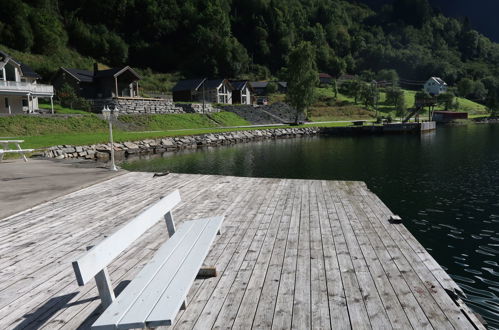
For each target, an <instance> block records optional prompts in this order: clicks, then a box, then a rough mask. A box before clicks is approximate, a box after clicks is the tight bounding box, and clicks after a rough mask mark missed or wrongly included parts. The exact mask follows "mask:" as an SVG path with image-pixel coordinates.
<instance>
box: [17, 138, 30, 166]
mask: <svg viewBox="0 0 499 330" xmlns="http://www.w3.org/2000/svg"><path fill="white" fill-rule="evenodd" d="M16 146H17V149H18V150H21V151H22V150H23V149H22V148H21V146H20V145H19V143H16ZM21 155H23V158H24V161H25V162H27V161H28V159H27V158H26V155H25V154H24V152H21Z"/></svg>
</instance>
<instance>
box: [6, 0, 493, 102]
mask: <svg viewBox="0 0 499 330" xmlns="http://www.w3.org/2000/svg"><path fill="white" fill-rule="evenodd" d="M300 41H309V42H311V43H312V44H313V46H314V49H315V58H316V62H317V68H318V70H320V71H322V72H327V73H330V74H331V75H333V76H337V75H340V74H342V73H351V74H362V75H363V77H365V78H366V80H367V79H369V78H370V77H371V76H372V77H375V75H376V73H378V72H379V71H381V70H388V69H390V70H395V71H396V72H397V73H398V75H399V76H400V77H403V78H404V79H406V81H409V82H410V81H422V80H426V79H427V78H428V77H429V76H440V77H442V78H443V79H444V80H446V81H447V82H448V83H449V84H450V85H455V84H458V83H461V91H462V92H463V93H465V94H466V95H462V96H466V97H468V98H471V99H475V100H478V101H480V100H485V99H486V98H487V99H489V101H490V100H496V99H498V98H499V97H498V95H497V94H498V92H497V91H498V90H499V81H498V79H497V78H495V77H498V76H499V44H496V43H494V42H492V41H490V40H489V39H488V38H486V37H485V36H483V35H481V34H480V33H479V32H477V31H476V30H474V29H472V27H471V24H470V22H469V21H468V20H467V19H465V18H464V19H455V18H450V17H446V16H444V15H443V14H442V13H440V12H438V10H436V9H434V8H432V7H431V6H430V4H429V3H428V1H427V0H394V1H393V3H392V4H389V5H385V6H383V7H382V8H381V9H379V10H377V11H374V10H373V9H370V8H369V7H368V6H367V5H365V4H363V3H362V2H361V1H343V0H252V1H247V0H106V1H102V0H3V1H2V6H0V44H1V45H2V46H5V47H7V50H12V51H14V52H15V54H13V55H16V54H17V55H18V56H21V55H20V54H24V55H25V56H21V57H22V60H25V61H27V62H28V64H30V65H32V66H33V67H34V68H35V70H38V71H39V72H40V73H41V74H42V75H43V76H44V78H45V79H49V77H50V76H51V74H53V73H54V72H55V71H56V70H57V69H58V67H59V66H80V67H86V68H88V69H89V68H90V67H91V63H92V62H93V61H94V60H97V61H99V62H101V63H104V64H106V65H108V66H118V65H123V64H128V65H131V66H134V67H137V68H143V69H144V68H147V69H151V70H153V71H155V72H180V73H181V74H182V75H183V76H211V77H215V76H220V77H229V78H252V79H265V78H269V77H280V76H284V75H285V73H286V69H285V67H286V65H287V62H288V59H289V55H290V53H291V51H292V49H293V47H295V46H296V45H297V44H298V43H299V42H300ZM462 81H464V82H462Z"/></svg>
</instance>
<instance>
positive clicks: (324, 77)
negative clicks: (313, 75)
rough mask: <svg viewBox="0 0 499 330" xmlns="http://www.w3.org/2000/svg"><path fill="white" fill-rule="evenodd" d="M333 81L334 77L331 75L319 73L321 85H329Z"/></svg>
mask: <svg viewBox="0 0 499 330" xmlns="http://www.w3.org/2000/svg"><path fill="white" fill-rule="evenodd" d="M332 81H333V77H332V76H331V75H330V74H328V73H324V72H321V73H319V83H320V84H321V85H329V84H331V82H332Z"/></svg>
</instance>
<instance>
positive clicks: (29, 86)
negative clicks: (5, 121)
mask: <svg viewBox="0 0 499 330" xmlns="http://www.w3.org/2000/svg"><path fill="white" fill-rule="evenodd" d="M39 78H40V75H38V74H37V73H36V72H34V71H33V70H32V69H31V68H30V67H29V66H27V65H26V64H23V63H21V62H19V61H17V60H15V59H13V58H12V57H10V56H9V55H8V54H6V53H4V52H2V51H0V114H1V113H5V114H22V113H33V112H35V111H36V110H38V98H39V97H40V98H50V101H51V102H52V98H53V96H54V87H53V86H52V85H43V84H38V83H37V79H39ZM52 112H53V107H52Z"/></svg>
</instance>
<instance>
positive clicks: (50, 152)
mask: <svg viewBox="0 0 499 330" xmlns="http://www.w3.org/2000/svg"><path fill="white" fill-rule="evenodd" d="M320 132H321V130H320V128H318V127H301V128H298V127H297V128H274V129H262V130H247V131H234V132H223V133H209V134H201V135H191V136H179V137H170V138H158V139H148V140H142V141H133V142H131V141H129V142H122V143H121V142H120V143H115V144H114V150H115V157H116V158H117V159H124V158H126V157H128V156H131V155H136V154H151V153H154V154H161V153H164V152H174V151H179V150H183V149H197V148H204V147H214V146H220V145H230V144H236V143H245V142H250V141H258V140H267V139H282V138H292V137H300V136H314V135H318V134H320ZM110 152H111V145H110V144H109V143H108V144H93V145H87V146H73V145H59V146H53V147H50V148H47V149H46V150H45V152H44V153H43V156H44V157H47V158H55V159H69V158H79V159H87V160H97V161H103V162H106V161H108V160H109V158H110Z"/></svg>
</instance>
